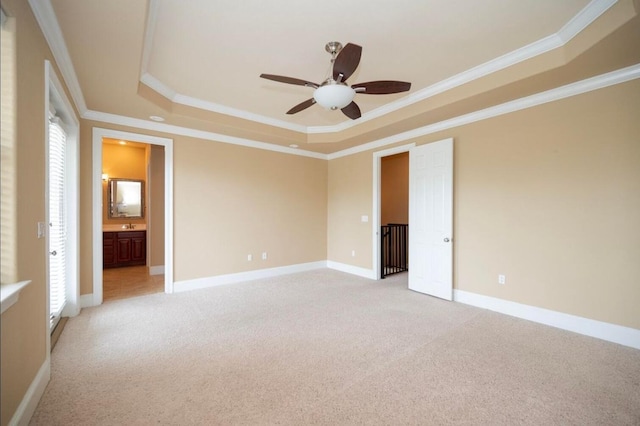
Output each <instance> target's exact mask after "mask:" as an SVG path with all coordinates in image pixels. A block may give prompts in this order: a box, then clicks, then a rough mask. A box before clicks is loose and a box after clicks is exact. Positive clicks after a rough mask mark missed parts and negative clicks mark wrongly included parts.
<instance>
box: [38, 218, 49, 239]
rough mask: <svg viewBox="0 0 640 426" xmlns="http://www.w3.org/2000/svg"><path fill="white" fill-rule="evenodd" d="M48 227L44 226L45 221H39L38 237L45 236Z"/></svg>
mask: <svg viewBox="0 0 640 426" xmlns="http://www.w3.org/2000/svg"><path fill="white" fill-rule="evenodd" d="M46 232H47V228H46V227H45V226H44V222H38V238H44V236H45V233H46Z"/></svg>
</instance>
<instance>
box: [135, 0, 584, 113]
mask: <svg viewBox="0 0 640 426" xmlns="http://www.w3.org/2000/svg"><path fill="white" fill-rule="evenodd" d="M587 4H588V1H587V0H562V1H557V0H422V1H417V0H394V1H381V0H377V1H370V0H366V1H365V0H358V1H354V0H351V1H346V2H345V1H337V0H325V1H323V2H317V1H311V0H303V1H295V2H294V1H291V0H272V1H268V2H265V1H261V0H243V1H237V0H217V1H210V0H189V1H176V0H157V1H153V2H151V7H152V9H151V10H152V14H151V16H152V19H151V20H150V23H151V25H150V26H149V27H148V28H149V29H150V34H149V37H148V39H147V41H146V44H145V49H147V51H148V59H147V60H146V63H143V65H142V66H143V73H145V72H146V73H148V74H149V75H150V76H152V77H154V78H155V79H156V80H158V81H159V82H161V83H162V84H163V85H164V86H165V87H166V88H168V89H170V90H171V91H173V92H176V93H179V94H181V95H185V96H187V97H189V98H193V99H198V100H201V101H206V102H209V103H212V104H217V105H222V106H225V107H229V108H233V109H237V110H241V111H246V112H250V113H254V114H258V115H262V116H266V117H271V118H274V119H278V120H286V121H289V122H292V123H296V124H302V125H305V126H321V125H327V124H335V123H338V122H341V121H345V120H347V119H346V118H345V117H344V116H343V115H342V114H341V113H340V112H335V111H324V110H323V109H322V108H321V107H320V106H318V105H316V106H313V107H311V108H309V109H307V110H305V111H303V112H300V113H298V114H296V115H295V116H287V115H285V112H286V111H287V110H288V109H289V108H291V107H292V106H294V105H296V104H298V103H300V102H302V101H304V100H306V99H309V98H311V96H312V91H313V90H312V89H311V88H305V87H300V86H291V85H286V84H281V83H275V82H271V81H267V80H263V79H260V78H259V77H258V76H259V75H260V74H261V73H271V74H279V75H286V76H291V77H295V78H300V79H304V80H310V81H313V82H317V83H320V82H322V81H323V80H324V79H325V78H326V77H327V74H328V70H329V67H330V55H329V54H328V53H326V52H325V50H324V46H325V44H326V43H327V42H329V41H333V40H336V41H340V42H342V43H343V44H346V43H347V42H352V43H355V44H359V45H361V46H362V47H363V55H362V60H361V63H360V66H359V67H358V69H357V70H356V73H355V74H354V75H353V76H352V77H351V78H350V79H349V82H350V83H351V84H353V83H356V82H364V81H371V80H385V79H386V80H402V81H410V82H412V84H413V90H412V92H416V91H419V90H421V89H424V88H426V87H428V86H430V85H432V84H434V83H437V82H439V81H441V80H444V79H446V78H448V77H450V76H453V75H455V74H458V73H460V72H463V71H465V70H468V69H470V68H473V67H475V66H478V65H480V64H482V63H485V62H487V61H490V60H492V59H494V58H496V57H499V56H501V55H504V54H507V53H509V52H511V51H514V50H517V49H519V48H522V47H523V46H526V45H528V44H530V43H533V42H535V41H537V40H540V39H542V38H544V37H547V36H549V35H552V34H554V33H556V32H558V31H559V30H560V29H561V28H562V27H563V26H564V25H565V24H566V23H567V22H568V21H569V20H570V19H571V18H572V17H573V16H575V15H576V14H577V13H578V12H579V11H580V10H581V9H583V8H584V7H585V6H586V5H587ZM154 18H155V19H154ZM409 93H411V92H409ZM403 96H406V94H397V95H384V96H373V95H369V96H367V95H357V96H356V102H357V103H358V104H359V105H360V107H361V109H362V111H363V113H366V112H367V111H371V110H373V109H375V108H376V107H379V106H381V105H383V104H385V103H388V102H391V101H394V100H397V99H399V98H401V97H403Z"/></svg>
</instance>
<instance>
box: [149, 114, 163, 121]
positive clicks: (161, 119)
mask: <svg viewBox="0 0 640 426" xmlns="http://www.w3.org/2000/svg"><path fill="white" fill-rule="evenodd" d="M149 118H150V119H152V120H153V121H164V117H160V116H159V115H150V116H149Z"/></svg>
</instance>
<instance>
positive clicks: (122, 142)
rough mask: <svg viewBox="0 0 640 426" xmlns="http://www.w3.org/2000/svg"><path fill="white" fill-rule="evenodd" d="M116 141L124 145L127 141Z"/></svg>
mask: <svg viewBox="0 0 640 426" xmlns="http://www.w3.org/2000/svg"><path fill="white" fill-rule="evenodd" d="M118 143H119V144H120V145H126V144H127V142H126V141H120V142H118Z"/></svg>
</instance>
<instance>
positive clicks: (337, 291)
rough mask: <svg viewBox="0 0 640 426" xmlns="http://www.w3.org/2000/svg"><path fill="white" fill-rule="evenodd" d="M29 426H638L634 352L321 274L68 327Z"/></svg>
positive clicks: (399, 280) (135, 303)
mask: <svg viewBox="0 0 640 426" xmlns="http://www.w3.org/2000/svg"><path fill="white" fill-rule="evenodd" d="M51 363H52V378H51V382H50V383H49V386H48V387H47V389H46V391H45V394H44V396H43V398H42V400H41V402H40V404H39V406H38V408H37V410H36V413H35V414H34V416H33V418H32V422H31V424H34V425H146V424H170V425H190V424H194V425H236V424H241V425H263V424H291V425H303V424H326V425H343V424H370V425H377V424H386V425H405V424H420V425H431V424H433V425H440V424H465V425H521V424H530V425H638V424H640V351H638V350H635V349H631V348H628V347H624V346H620V345H616V344H613V343H608V342H604V341H601V340H597V339H593V338H590V337H585V336H582V335H578V334H574V333H570V332H566V331H563V330H558V329H555V328H550V327H546V326H543V325H539V324H535V323H531V322H528V321H524V320H520V319H516V318H512V317H508V316H503V315H500V314H497V313H493V312H490V311H485V310H482V309H477V308H474V307H470V306H466V305H462V304H457V303H452V302H445V301H441V300H438V299H435V298H432V297H428V296H425V295H422V294H418V293H414V292H411V291H409V290H407V289H406V274H402V275H399V276H393V277H389V278H388V279H385V280H382V281H377V282H374V281H369V280H366V279H362V278H357V277H353V276H350V275H347V274H343V273H340V272H336V271H331V270H317V271H312V272H306V273H301V274H294V275H288V276H284V277H278V278H273V279H267V280H261V281H254V282H249V283H244V284H237V285H229V286H221V287H216V288H211V289H206V290H199V291H193V292H187V293H179V294H174V295H165V294H154V295H148V296H142V297H137V298H133V299H127V300H117V301H112V302H107V303H105V304H103V305H102V306H100V307H96V308H90V309H84V310H83V311H82V313H81V314H80V315H79V316H78V317H75V318H71V319H70V320H69V321H68V323H67V325H66V328H65V330H64V332H63V334H62V336H61V337H60V340H59V342H58V344H57V346H56V347H55V349H54V351H53V353H52V360H51Z"/></svg>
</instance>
